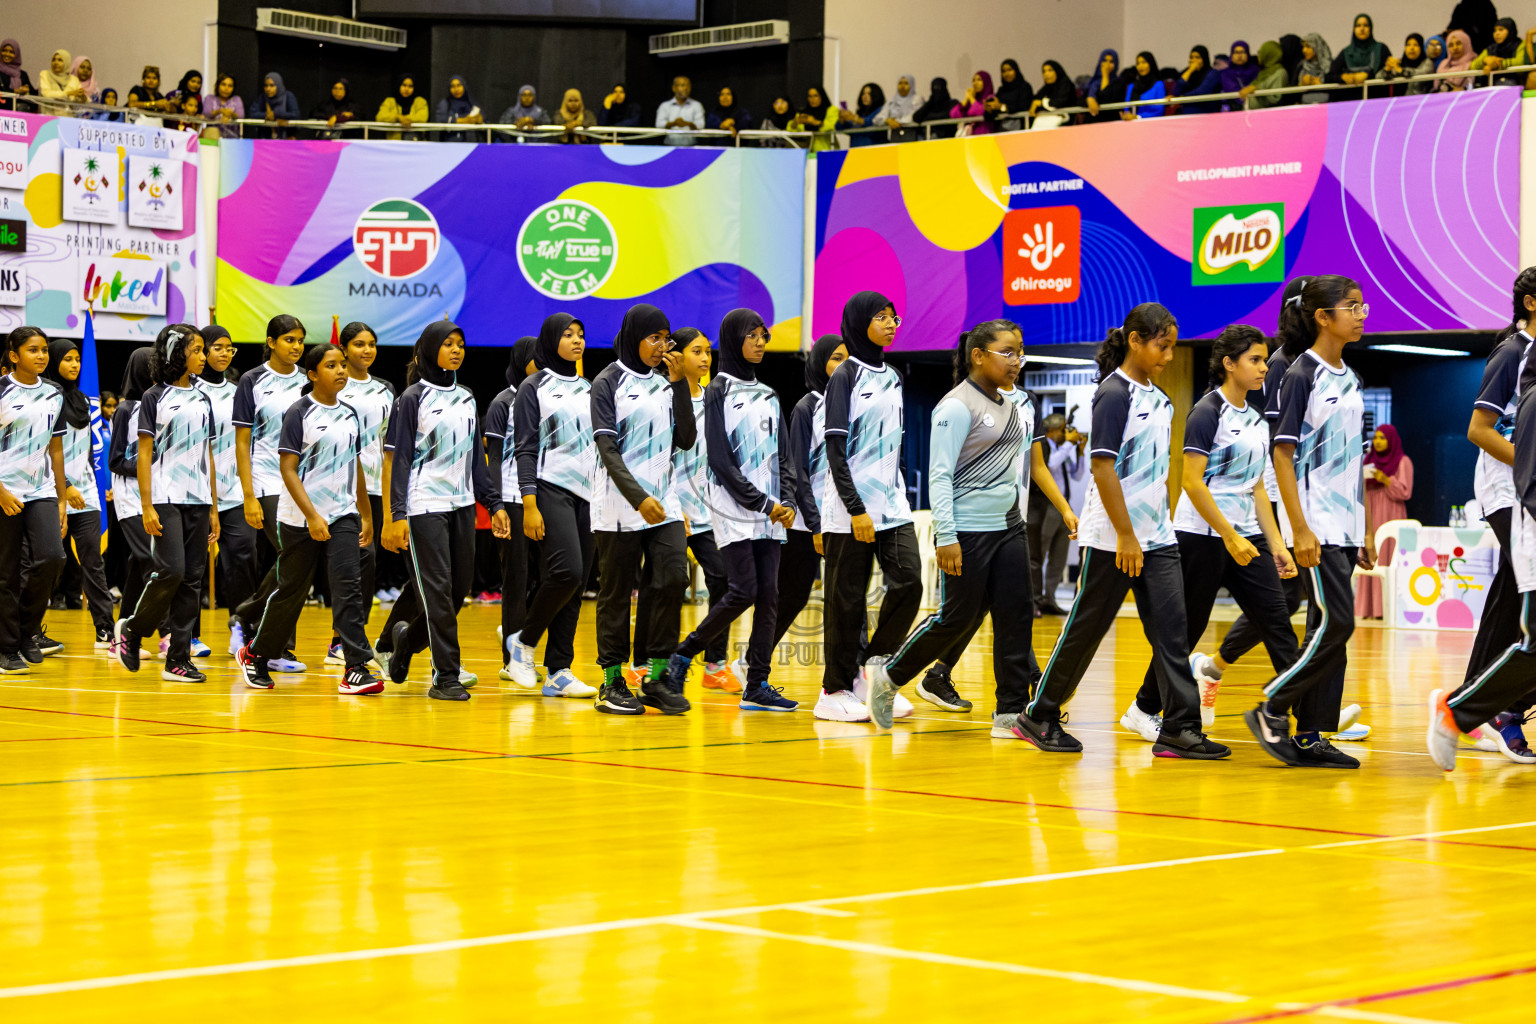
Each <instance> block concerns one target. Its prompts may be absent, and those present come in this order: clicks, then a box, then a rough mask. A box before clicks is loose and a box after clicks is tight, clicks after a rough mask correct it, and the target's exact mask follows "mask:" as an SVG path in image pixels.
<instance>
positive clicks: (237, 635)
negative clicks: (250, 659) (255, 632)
mask: <svg viewBox="0 0 1536 1024" xmlns="http://www.w3.org/2000/svg"><path fill="white" fill-rule="evenodd" d="M244 646H245V627H244V626H242V625H240V623H238V622H231V623H230V624H229V656H230V657H231V658H236V657H239V656H240V648H242V647H244Z"/></svg>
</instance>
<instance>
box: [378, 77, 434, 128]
mask: <svg viewBox="0 0 1536 1024" xmlns="http://www.w3.org/2000/svg"><path fill="white" fill-rule="evenodd" d="M431 116H432V112H431V111H430V110H428V109H427V98H426V97H425V96H420V95H417V92H416V76H415V75H401V76H400V77H399V78H396V79H395V94H394V95H393V96H386V97H385V98H384V102H383V103H380V104H379V112H378V113H377V114H376V115H374V118H373V119H374V120H375V121H383V122H385V123H386V124H398V125H399V126H400V127H402V128H409V127H410V126H411V125H413V124H423V123H425V122H426V121H427V119H428V118H430V117H431ZM384 137H385V138H386V139H395V140H397V141H398V140H400V139H415V138H416V137H417V136H416V135H415V134H414V133H406V132H385V133H384Z"/></svg>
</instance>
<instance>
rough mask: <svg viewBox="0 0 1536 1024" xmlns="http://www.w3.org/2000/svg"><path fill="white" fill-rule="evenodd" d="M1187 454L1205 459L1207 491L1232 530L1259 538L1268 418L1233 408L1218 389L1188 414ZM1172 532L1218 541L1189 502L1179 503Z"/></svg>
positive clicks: (1253, 409) (1251, 407) (1244, 408)
mask: <svg viewBox="0 0 1536 1024" xmlns="http://www.w3.org/2000/svg"><path fill="white" fill-rule="evenodd" d="M1184 451H1185V452H1188V453H1192V454H1194V455H1204V456H1205V457H1206V459H1205V475H1204V479H1205V486H1206V487H1208V488H1210V491H1211V497H1212V498H1213V499H1214V500H1215V502H1216V508H1217V509H1219V510H1220V511H1221V514H1222V515H1223V516H1225V517H1226V519H1227V522H1229V523H1231V524H1232V528H1233V529H1234V530H1236V531H1237V532H1238V533H1239V534H1241V535H1242V536H1244V537H1254V536H1257V535H1258V533H1259V513H1258V507H1257V506H1256V505H1255V504H1254V500H1253V487H1254V485H1255V484H1257V483H1258V482H1259V479H1260V478H1261V477H1263V475H1264V459H1265V456H1266V455H1268V454H1269V426H1268V425H1267V424H1266V423H1265V422H1264V414H1263V413H1262V412H1260V411H1259V410H1258V408H1257V407H1255V406H1254V404H1253V403H1252V402H1251V401H1250V402H1246V403H1245V404H1244V405H1243V406H1242V407H1241V408H1239V407H1237V406H1235V405H1233V404H1232V403H1231V402H1229V401H1227V397H1226V396H1225V395H1223V394H1222V393H1221V389H1219V388H1218V389H1217V390H1215V391H1212V392H1211V393H1210V394H1208V395H1206V396H1205V397H1204V398H1202V399H1200V401H1198V402H1196V403H1195V407H1194V408H1193V409H1191V410H1190V411H1189V418H1188V419H1187V420H1185V422H1184ZM1173 528H1174V529H1175V530H1177V531H1179V532H1180V533H1198V534H1200V535H1201V536H1203V537H1215V536H1218V534H1217V533H1216V529H1215V528H1214V527H1213V526H1211V524H1210V523H1208V522H1206V521H1205V519H1204V518H1203V517H1201V515H1200V513H1199V512H1197V511H1195V503H1194V502H1192V501H1190V500H1189V499H1188V498H1185V499H1184V500H1182V501H1180V502H1179V507H1178V510H1177V511H1176V512H1174V514H1173Z"/></svg>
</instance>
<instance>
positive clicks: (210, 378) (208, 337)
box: [197, 324, 229, 384]
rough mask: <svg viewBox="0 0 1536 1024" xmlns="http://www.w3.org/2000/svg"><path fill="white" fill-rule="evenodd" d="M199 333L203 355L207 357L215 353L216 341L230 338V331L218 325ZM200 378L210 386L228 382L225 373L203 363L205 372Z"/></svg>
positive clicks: (209, 326) (210, 326) (211, 325)
mask: <svg viewBox="0 0 1536 1024" xmlns="http://www.w3.org/2000/svg"><path fill="white" fill-rule="evenodd" d="M197 333H198V336H199V337H201V338H202V339H203V355H205V356H206V355H207V354H208V353H209V352H211V351H213V343H214V342H215V341H217V340H218V339H219V338H227V337H229V331H228V330H226V329H225V328H223V327H220V326H219V325H218V324H209V325H208V326H207V327H204V328H203V329H202V330H200V331H198V332H197ZM198 376H199V377H201V378H202V379H203V380H205V381H207V382H208V383H209V384H223V383H224V381H225V380H226V378H225V376H224V374H223V373H221V372H220V371H218V370H215V369H214V368H213V367H211V366H209V365H208V363H207V362H204V363H203V372H202V373H200V374H198Z"/></svg>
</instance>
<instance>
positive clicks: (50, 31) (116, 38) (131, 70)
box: [3, 0, 219, 100]
mask: <svg viewBox="0 0 1536 1024" xmlns="http://www.w3.org/2000/svg"><path fill="white" fill-rule="evenodd" d="M218 13H219V5H218V0H135V2H134V3H131V4H117V3H107V2H105V0H90V2H88V3H86V4H84V5H69V4H59V3H49V2H46V0H45V2H41V3H10V4H7V5H6V12H5V19H4V21H5V24H4V32H3V34H4V35H6V36H9V37H12V38H14V39H16V40H17V41H18V42H20V43H21V57H22V66H23V67H25V68H26V69H27V74H29V75H31V76H32V82H33V84H34V85H35V84H36V83H37V75H38V72H40V71H42V70H43V69H44V68H46V67H47V66H48V58H49V57H51V56H52V55H53V51H54V50H57V49H65V50H68V51H69V52H70V53H71V54H73V55H75V56H77V57H78V56H79V55H81V54H82V53H83V54H85V55H86V56H87V57H90V58H91V64H92V66H93V67H94V68H95V69H96V81H97V82H98V83H100V84H101V85H103V86H111V87H112V88H114V89H116V90H117V95H118V98H119V99H120V100H124V99H127V96H128V90H129V89H131V88H132V87H133V86H135V85H138V84H139V72H140V71H142V70H143V69H144V65H146V64H156V65H159V67H160V90H161V91H162V92H168V91H170V90H171V89H174V88H176V83H177V81H179V80H180V79H181V76H182V74H183V73H184V72H185V71H187V70H188V69H189V68H203V74H204V77H205V78H206V76H207V75H208V73H209V70H208V69H207V68H204V67H203V22H204V21H213V20H214V19H215V18H217V17H218ZM213 56H214V53H213V52H210V54H209V57H210V59H211V58H212V57H213ZM204 91H205V92H206V91H207V86H204Z"/></svg>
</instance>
